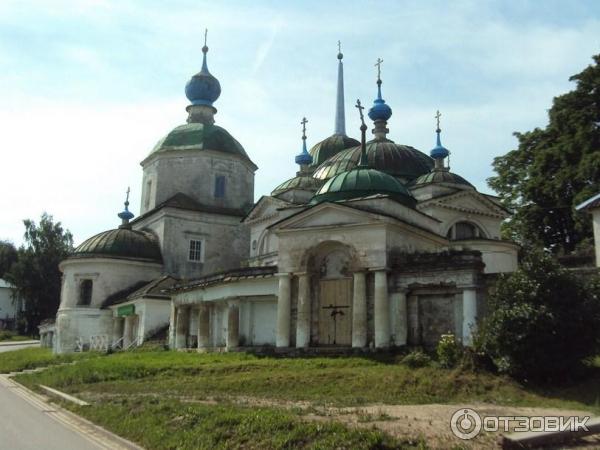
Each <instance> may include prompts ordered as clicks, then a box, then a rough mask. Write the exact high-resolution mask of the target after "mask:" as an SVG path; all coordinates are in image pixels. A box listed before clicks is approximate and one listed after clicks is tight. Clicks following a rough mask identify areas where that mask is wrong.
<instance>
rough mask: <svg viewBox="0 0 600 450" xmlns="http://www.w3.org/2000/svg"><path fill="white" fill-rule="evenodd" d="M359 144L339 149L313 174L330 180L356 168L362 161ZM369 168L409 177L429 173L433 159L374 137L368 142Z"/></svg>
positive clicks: (412, 177) (411, 148)
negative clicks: (339, 150)
mask: <svg viewBox="0 0 600 450" xmlns="http://www.w3.org/2000/svg"><path fill="white" fill-rule="evenodd" d="M360 152H361V150H360V146H358V147H353V148H349V149H347V150H343V151H341V152H339V153H338V154H337V155H335V156H333V157H331V158H329V159H328V160H327V161H325V162H324V163H323V164H321V165H320V166H319V167H318V168H317V170H316V171H315V173H314V174H313V176H314V177H315V178H319V179H321V180H327V179H328V178H331V177H333V176H335V175H337V174H339V173H342V172H346V171H348V170H350V169H352V168H354V167H356V166H357V165H358V163H359V161H360ZM367 157H368V161H369V167H372V168H374V169H377V170H380V171H382V172H385V173H387V174H389V175H392V176H394V177H403V178H407V179H409V180H412V179H414V178H417V177H419V176H420V175H424V174H426V173H428V172H429V171H430V170H431V169H432V168H433V159H431V158H430V157H429V156H427V155H426V154H425V153H422V152H420V151H419V150H417V149H416V148H413V147H410V146H408V145H399V144H396V143H394V141H390V140H389V139H373V140H372V141H369V142H367Z"/></svg>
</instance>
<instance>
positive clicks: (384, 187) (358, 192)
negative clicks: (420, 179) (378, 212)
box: [311, 166, 416, 208]
mask: <svg viewBox="0 0 600 450" xmlns="http://www.w3.org/2000/svg"><path fill="white" fill-rule="evenodd" d="M378 194H381V195H388V196H390V197H391V198H393V199H394V200H396V201H398V202H399V203H402V204H404V205H406V206H409V207H411V208H412V207H414V206H415V204H416V201H415V199H414V198H413V197H412V195H411V194H410V192H409V191H408V189H406V187H405V186H404V185H403V184H402V183H401V182H400V181H399V180H398V179H397V178H394V177H393V176H391V175H388V174H386V173H384V172H381V171H379V170H375V169H371V168H369V167H367V166H358V167H355V168H354V169H352V170H348V171H346V172H343V173H340V174H338V175H336V176H334V177H333V178H330V179H329V180H328V181H327V182H326V183H325V184H324V185H323V187H321V189H319V190H318V191H317V193H316V194H315V196H314V197H313V199H312V201H311V203H312V204H317V203H322V202H326V201H328V202H334V201H338V200H349V199H356V198H362V197H369V196H372V195H378Z"/></svg>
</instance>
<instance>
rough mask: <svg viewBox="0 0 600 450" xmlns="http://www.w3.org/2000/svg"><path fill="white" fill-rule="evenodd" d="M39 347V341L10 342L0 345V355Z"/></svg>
mask: <svg viewBox="0 0 600 450" xmlns="http://www.w3.org/2000/svg"><path fill="white" fill-rule="evenodd" d="M39 346H40V341H32V342H24V343H19V344H13V343H12V342H10V343H0V353H2V352H12V351H13V350H21V349H22V348H29V347H39ZM0 443H1V441H0ZM0 448H1V447H0Z"/></svg>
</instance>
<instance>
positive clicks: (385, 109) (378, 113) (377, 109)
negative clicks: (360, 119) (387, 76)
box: [369, 59, 392, 122]
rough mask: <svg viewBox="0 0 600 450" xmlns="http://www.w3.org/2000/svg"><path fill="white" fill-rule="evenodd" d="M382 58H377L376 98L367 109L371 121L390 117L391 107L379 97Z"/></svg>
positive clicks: (385, 119)
mask: <svg viewBox="0 0 600 450" xmlns="http://www.w3.org/2000/svg"><path fill="white" fill-rule="evenodd" d="M382 62H383V60H380V59H379V60H377V64H376V66H378V70H377V72H378V73H377V98H376V99H375V101H374V102H373V106H372V107H371V109H369V117H370V118H371V120H372V121H373V122H375V121H377V120H384V121H387V120H388V119H389V118H390V117H392V108H390V107H389V105H387V104H386V103H385V100H384V99H383V98H382V97H381V83H382V81H381V63H382Z"/></svg>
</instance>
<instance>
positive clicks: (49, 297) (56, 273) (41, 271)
mask: <svg viewBox="0 0 600 450" xmlns="http://www.w3.org/2000/svg"><path fill="white" fill-rule="evenodd" d="M23 223H24V225H25V236H24V237H25V245H24V246H21V247H20V248H19V250H18V252H17V261H16V262H15V263H14V264H13V265H12V267H11V269H10V271H9V272H8V273H7V274H6V275H7V279H8V281H10V282H11V283H12V284H13V285H14V286H15V288H16V293H17V295H18V296H19V297H20V298H21V299H23V301H24V302H25V305H24V306H25V312H24V316H25V320H26V329H25V331H26V332H27V334H29V335H33V334H35V333H37V326H38V325H39V324H40V322H41V321H42V320H44V319H48V318H51V317H54V316H55V315H56V311H57V310H58V306H59V304H60V289H61V273H60V270H59V268H58V264H59V263H60V262H61V261H62V260H63V259H65V258H66V257H67V256H68V255H69V254H70V253H71V252H72V250H73V236H72V235H71V233H70V232H69V231H68V230H64V229H63V227H62V225H61V223H60V222H56V223H54V220H53V218H52V216H50V215H48V214H46V213H44V214H42V217H41V220H40V223H39V225H36V223H35V222H34V221H32V220H24V221H23Z"/></svg>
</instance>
